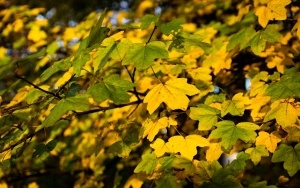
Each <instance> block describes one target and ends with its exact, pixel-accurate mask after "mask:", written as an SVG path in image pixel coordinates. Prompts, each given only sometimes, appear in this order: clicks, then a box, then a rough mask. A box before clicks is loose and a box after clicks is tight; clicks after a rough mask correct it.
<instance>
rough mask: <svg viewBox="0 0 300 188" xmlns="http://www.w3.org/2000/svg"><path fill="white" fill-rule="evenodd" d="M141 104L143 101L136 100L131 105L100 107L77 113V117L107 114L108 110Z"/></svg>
mask: <svg viewBox="0 0 300 188" xmlns="http://www.w3.org/2000/svg"><path fill="white" fill-rule="evenodd" d="M140 103H142V100H136V101H133V102H129V103H126V104H112V105H111V106H108V107H99V108H96V109H92V110H88V111H84V112H76V116H77V117H78V116H81V115H85V114H92V113H95V112H105V111H106V110H111V109H115V108H122V107H125V106H131V105H135V104H137V105H138V104H140Z"/></svg>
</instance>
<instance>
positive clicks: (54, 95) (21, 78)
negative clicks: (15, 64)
mask: <svg viewBox="0 0 300 188" xmlns="http://www.w3.org/2000/svg"><path fill="white" fill-rule="evenodd" d="M15 77H16V78H18V79H20V80H23V81H24V82H26V83H28V84H29V85H31V86H33V87H34V88H36V89H38V90H40V91H42V92H44V93H47V94H49V95H52V96H53V97H56V98H58V99H62V98H61V96H59V95H58V94H55V93H53V92H51V91H46V90H44V89H43V88H40V87H39V86H37V85H35V84H34V83H32V82H30V81H28V80H27V79H26V78H23V77H22V76H19V75H18V74H17V73H15Z"/></svg>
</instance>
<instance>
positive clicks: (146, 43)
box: [146, 25, 157, 44]
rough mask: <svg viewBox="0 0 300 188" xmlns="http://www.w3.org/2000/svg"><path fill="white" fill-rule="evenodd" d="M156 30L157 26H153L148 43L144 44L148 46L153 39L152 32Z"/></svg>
mask: <svg viewBox="0 0 300 188" xmlns="http://www.w3.org/2000/svg"><path fill="white" fill-rule="evenodd" d="M156 29H157V26H156V25H155V26H154V28H153V30H152V32H151V35H150V37H149V39H148V41H147V42H146V44H148V43H149V42H150V41H151V38H152V37H153V34H154V32H155V30H156Z"/></svg>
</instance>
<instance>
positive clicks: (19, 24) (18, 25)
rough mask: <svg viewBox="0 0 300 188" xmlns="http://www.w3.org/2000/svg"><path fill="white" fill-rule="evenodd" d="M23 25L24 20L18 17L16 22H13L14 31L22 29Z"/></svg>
mask: <svg viewBox="0 0 300 188" xmlns="http://www.w3.org/2000/svg"><path fill="white" fill-rule="evenodd" d="M23 27H24V24H23V20H21V19H16V20H15V22H14V23H13V28H14V32H20V31H22V29H23Z"/></svg>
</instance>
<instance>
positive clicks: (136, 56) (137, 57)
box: [123, 41, 169, 70]
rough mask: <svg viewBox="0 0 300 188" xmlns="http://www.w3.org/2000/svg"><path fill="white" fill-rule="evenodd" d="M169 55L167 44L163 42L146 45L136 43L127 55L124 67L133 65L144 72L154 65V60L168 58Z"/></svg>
mask: <svg viewBox="0 0 300 188" xmlns="http://www.w3.org/2000/svg"><path fill="white" fill-rule="evenodd" d="M168 55H169V53H168V51H167V50H166V49H165V44H164V43H163V42H161V41H153V42H149V43H147V44H146V45H145V44H141V43H136V44H132V46H131V49H129V51H128V52H127V54H126V55H125V57H124V59H123V65H129V64H133V65H134V66H135V67H136V68H137V69H138V70H144V69H147V68H149V67H150V66H151V65H152V63H153V61H154V59H156V58H167V57H168Z"/></svg>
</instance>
